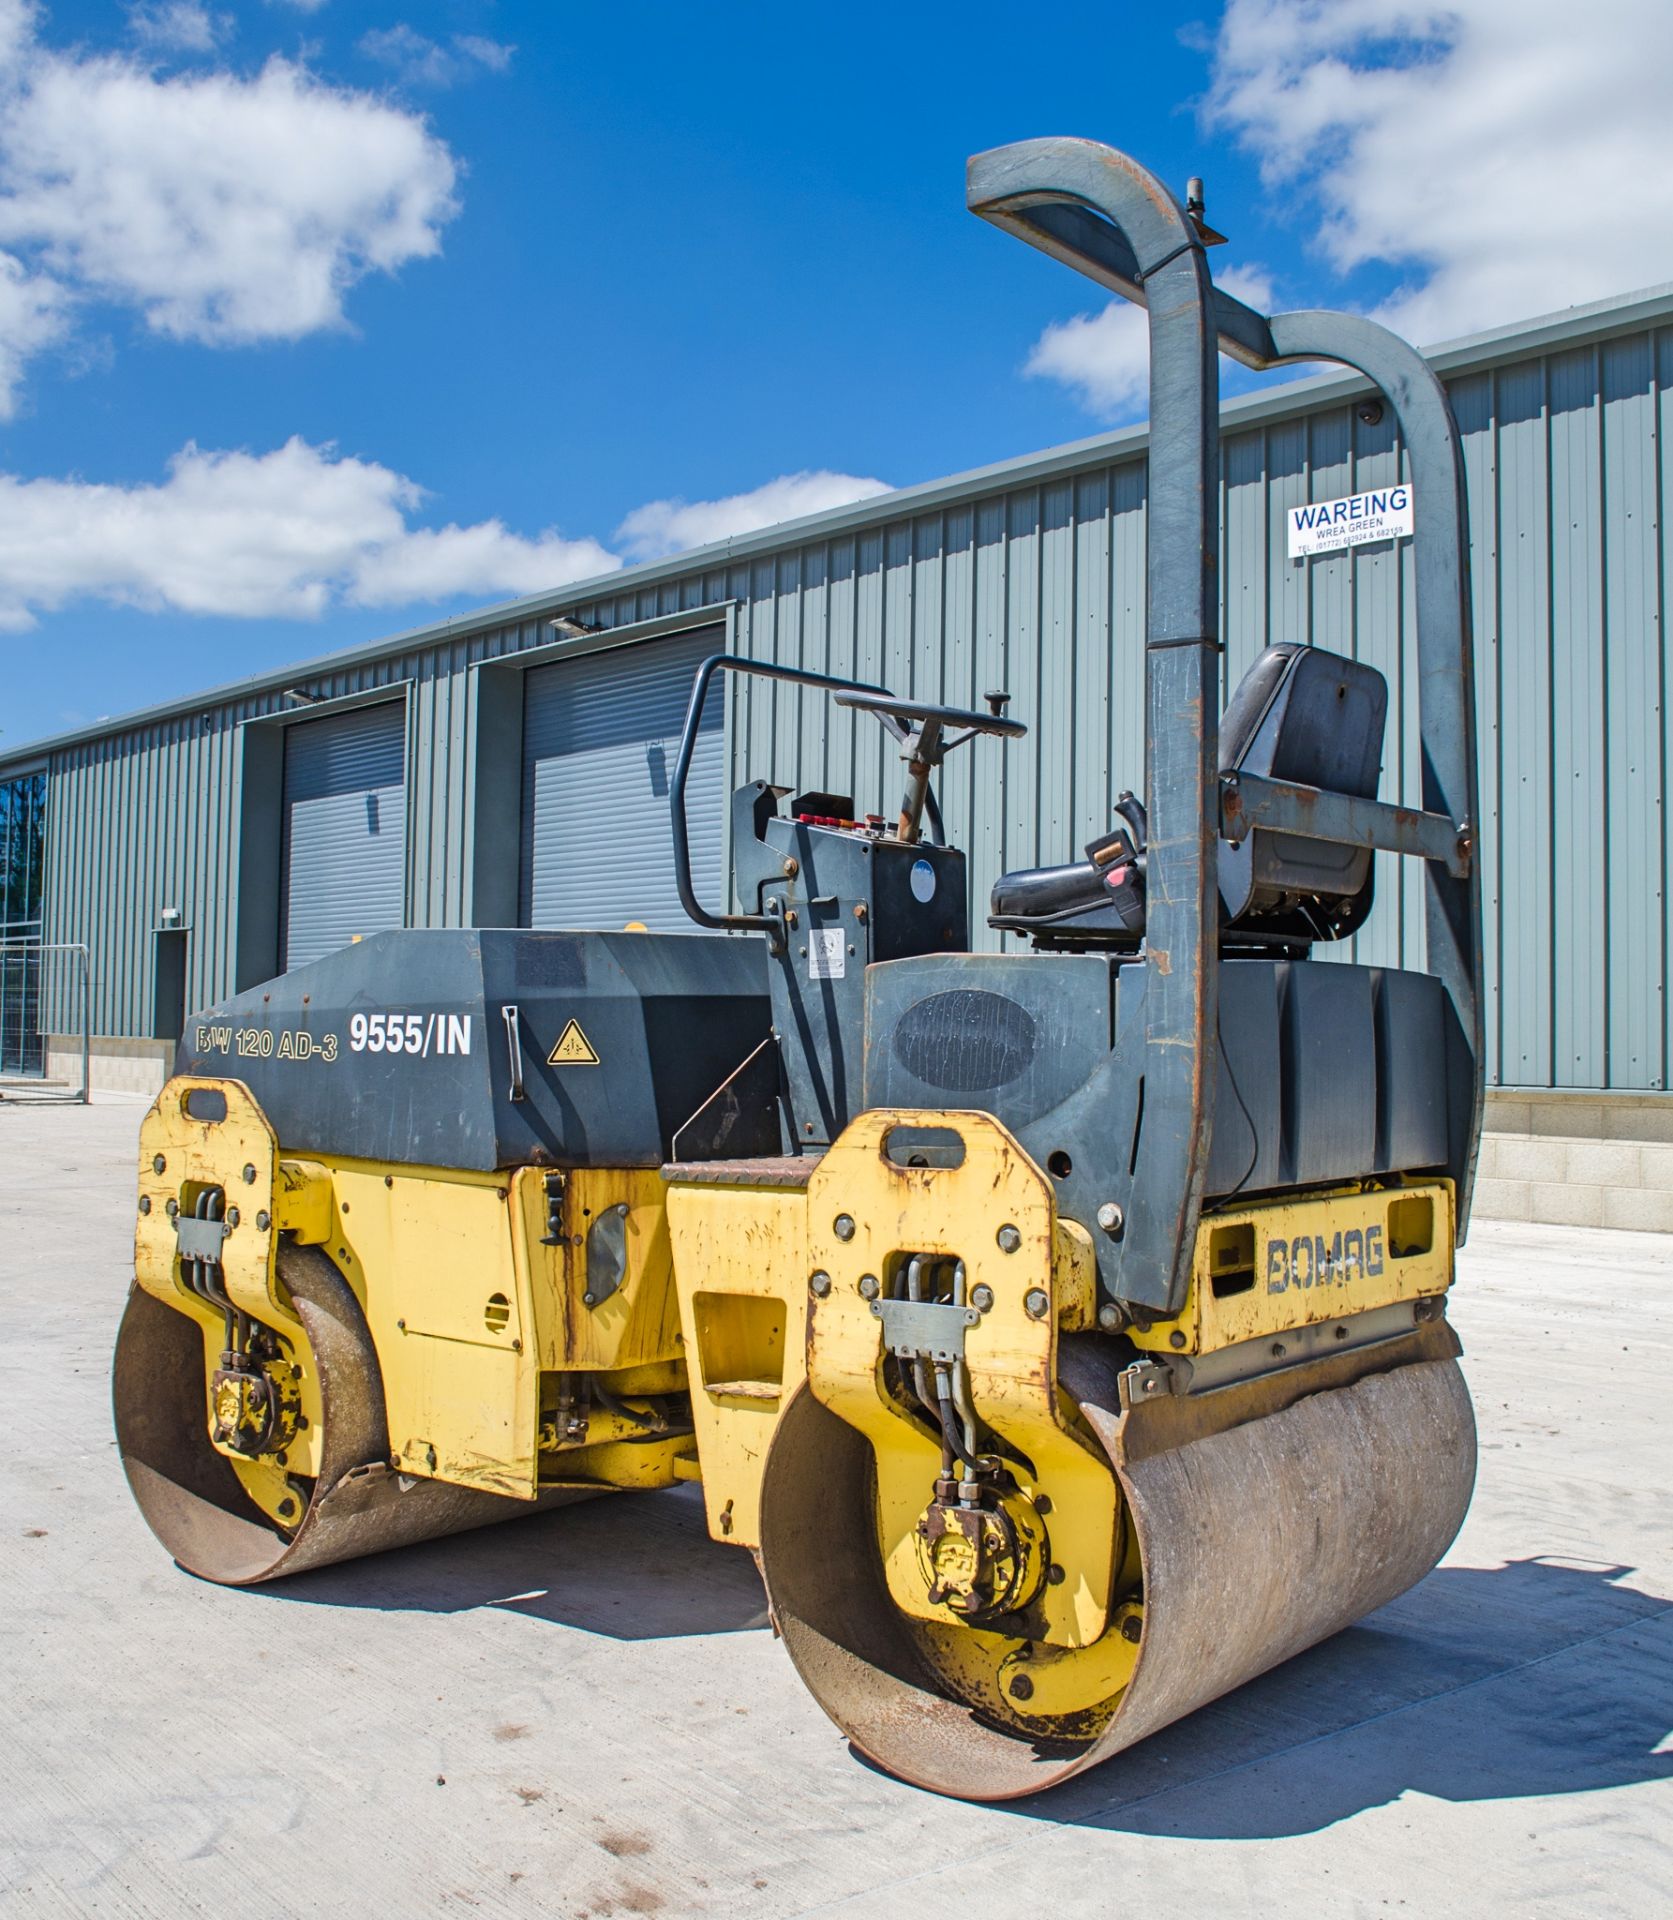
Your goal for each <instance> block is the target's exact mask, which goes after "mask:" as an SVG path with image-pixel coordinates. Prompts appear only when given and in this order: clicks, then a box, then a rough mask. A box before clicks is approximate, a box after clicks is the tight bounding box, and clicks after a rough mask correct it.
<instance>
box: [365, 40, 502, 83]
mask: <svg viewBox="0 0 1673 1920" xmlns="http://www.w3.org/2000/svg"><path fill="white" fill-rule="evenodd" d="M360 51H361V52H362V53H363V54H365V55H366V57H367V58H368V59H369V60H376V61H377V62H378V63H379V64H380V65H381V66H385V67H389V68H392V69H393V70H394V73H395V77H396V78H397V79H398V80H400V81H401V82H402V83H403V85H405V86H409V87H451V86H453V85H455V84H456V83H457V82H459V81H461V80H465V79H468V78H469V77H470V76H471V74H472V73H473V72H474V71H476V70H478V69H482V68H486V69H487V71H488V72H490V73H504V72H505V71H506V69H507V68H508V67H509V66H510V65H511V56H512V54H513V53H515V52H516V48H515V47H508V46H505V45H503V44H502V43H501V42H500V41H498V40H488V39H485V38H484V37H483V36H482V35H481V34H480V33H456V34H454V35H453V36H452V38H451V39H450V40H449V41H448V42H447V44H446V45H445V46H444V45H442V44H441V42H440V41H437V40H431V39H428V38H427V37H426V36H425V35H424V34H422V33H420V32H418V30H417V29H416V28H414V27H409V26H398V27H379V28H376V29H374V30H373V31H372V32H371V33H367V34H363V35H362V36H361V39H360Z"/></svg>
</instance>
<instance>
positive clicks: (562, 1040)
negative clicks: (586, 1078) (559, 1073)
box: [546, 1020, 598, 1067]
mask: <svg viewBox="0 0 1673 1920" xmlns="http://www.w3.org/2000/svg"><path fill="white" fill-rule="evenodd" d="M546 1064H547V1066H549V1067H596V1066H597V1065H598V1055H597V1054H596V1053H594V1052H593V1043H592V1042H591V1041H590V1040H589V1039H588V1038H587V1036H586V1035H585V1034H584V1033H583V1032H582V1031H581V1023H580V1021H579V1020H571V1021H570V1023H569V1025H568V1026H566V1027H565V1028H564V1030H563V1032H562V1033H560V1034H559V1035H558V1044H557V1045H556V1046H555V1047H554V1048H553V1049H552V1051H551V1052H550V1053H549V1054H547V1056H546Z"/></svg>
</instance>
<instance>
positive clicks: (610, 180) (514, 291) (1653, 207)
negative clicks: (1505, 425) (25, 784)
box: [0, 0, 1673, 751]
mask: <svg viewBox="0 0 1673 1920" xmlns="http://www.w3.org/2000/svg"><path fill="white" fill-rule="evenodd" d="M1668 12H1669V10H1667V9H1665V8H1663V7H1660V6H1657V7H1648V6H1645V5H1643V4H1641V0H1599V4H1597V5H1595V6H1594V7H1592V8H1590V9H1589V10H1588V13H1587V20H1586V23H1585V25H1584V26H1583V27H1577V26H1576V25H1575V23H1574V21H1573V20H1572V18H1571V15H1572V9H1564V8H1561V7H1558V6H1556V5H1555V4H1554V3H1553V0H1523V3H1522V4H1515V5H1513V4H1512V0H1463V4H1461V5H1457V6H1453V7H1451V8H1448V9H1445V10H1438V9H1434V8H1422V7H1414V6H1405V5H1398V4H1391V5H1380V6H1372V5H1370V4H1368V0H1340V3H1339V4H1338V5H1337V6H1335V7H1332V8H1321V7H1319V6H1317V5H1314V4H1310V0H1234V4H1232V5H1231V7H1230V8H1229V9H1227V10H1225V11H1220V10H1215V9H1209V10H1207V11H1205V13H1204V14H1203V16H1202V18H1201V19H1199V20H1197V21H1195V22H1194V23H1189V24H1186V25H1185V26H1184V27H1183V28H1182V26H1181V17H1180V16H1179V15H1177V14H1170V12H1169V10H1167V9H1156V8H1154V7H1138V6H1125V5H1103V6H1077V5H1065V4H1057V5H1054V6H1053V7H1051V8H1050V9H1042V10H1040V12H1039V14H1038V16H1037V18H1038V22H1039V25H1038V28H1037V30H1035V31H1032V32H1030V31H1027V30H1021V31H1019V24H1018V23H1019V18H1022V19H1024V20H1026V18H1027V16H1026V15H1023V16H1019V14H1018V12H1017V10H1016V9H1015V8H1014V7H1007V8H1003V9H1002V8H999V7H996V6H983V5H974V6H966V7H962V8H959V9H957V10H951V9H946V10H943V9H938V8H937V9H929V8H912V7H901V6H898V5H896V6H891V7H888V8H883V7H877V6H872V5H869V4H858V3H857V4H850V5H848V6H845V7H843V8H841V9H829V10H825V9H809V8H801V9H796V8H783V7H774V8H767V7H756V6H733V7H726V8H712V7H711V8H691V7H652V8H644V9H631V8H624V7H619V6H618V7H603V6H596V5H590V4H577V5H563V6H553V5H550V4H546V5H539V4H518V3H516V0H499V3H498V4H493V3H492V0H481V3H480V4H467V3H466V0H432V3H431V4H420V3H419V0H411V3H410V4H400V3H399V0H391V4H389V5H382V4H377V3H376V0H306V3H303V0H228V3H227V4H224V5H221V6H215V5H213V4H208V5H203V4H198V0H142V3H140V4H134V5H128V6H124V5H116V4H99V5H94V4H82V5H72V4H69V3H68V0H61V3H60V4H56V5H52V6H41V7H38V8H35V9H33V10H32V9H30V8H29V7H27V6H25V5H23V4H21V0H0V379H3V380H4V382H5V387H6V393H7V395H8V397H9V406H10V413H9V417H6V418H0V475H3V476H5V478H4V479H3V480H0V623H3V627H0V751H4V750H7V749H9V748H12V747H14V746H16V745H18V744H21V743H23V742H25V741H27V740H29V739H31V738H34V737H37V736H41V735H45V734H50V733H53V732H57V731H59V730H61V729H63V728H66V727H70V726H74V725H78V724H81V723H83V722H85V721H88V720H92V719H95V718H98V717H101V716H103V715H106V714H112V713H121V712H123V711H126V710H128V709H130V708H134V707H138V706H142V705H145V704H148V703H149V702H151V701H153V700H156V699H161V698H165V697H169V696H172V695H174V694H177V693H185V692H190V691H191V690H193V689H195V688H197V687H207V686H209V685H211V684H214V683H217V682H221V681H224V680H228V679H232V678H236V677H238V676H240V675H242V674H245V673H250V672H255V671H258V670H260V669H263V668H265V667H268V666H270V665H273V664H277V663H281V662H285V661H289V660H297V659H304V658H308V657H310V656H312V655H315V654H317V653H320V652H324V651H327V650H329V649H330V648H332V647H336V646H340V645H346V644H349V643H350V642H352V641H355V640H357V639H362V638H369V637H372V636H374V635H377V634H380V633H388V632H394V631H399V630H400V629H401V628H403V627H407V626H411V625H415V624H418V623H420V622H422V621H425V620H429V619H432V618H439V617H441V616H443V615H445V614H446V613H449V612H452V611H458V610H460V609H462V608H466V607H470V606H474V605H480V604H483V603H486V602H489V601H492V600H495V599H499V598H504V597H507V596H508V595H509V594H512V593H515V592H522V591H533V590H536V589H538V588H544V587H546V586H557V585H561V584H563V582H564V581H565V580H567V579H572V578H578V577H581V576H582V575H583V574H585V573H590V572H592V571H594V570H596V569H597V567H598V566H600V565H605V564H609V563H610V562H611V560H612V559H617V558H620V559H631V558H633V557H635V556H636V555H638V554H644V553H651V552H655V551H660V550H667V549H668V548H670V547H673V546H677V545H680V544H690V543H692V542H693V541H695V540H697V539H700V538H702V537H705V536H707V535H711V534H713V533H715V532H717V531H725V530H727V529H728V528H730V527H734V526H745V525H748V524H751V522H752V519H753V520H754V521H759V519H760V518H762V517H763V516H767V517H772V516H773V515H774V514H778V513H782V511H784V510H785V509H786V508H790V509H805V508H807V507H809V506H818V505H821V504H828V503H829V502H830V501H831V500H833V499H836V498H841V497H851V496H852V495H853V494H855V493H857V492H859V491H862V490H864V487H865V485H866V483H871V484H873V485H875V484H876V483H878V482H882V483H887V484H889V485H907V484H910V483H912V482H915V481H919V480H925V479H929V478H932V477H935V476H938V475H942V474H946V473H952V472H956V471H958V470H960V469H963V468H966V467H971V466H977V465H981V464H983V463H985V462H988V461H990V460H995V459H1000V458H1003V457H1005V456H1007V455H1010V454H1015V453H1019V452H1023V451H1026V450H1029V449H1032V448H1036V447H1041V446H1047V445H1051V444H1054V443H1056V442H1060V441H1063V440H1068V439H1073V438H1078V437H1080V436H1082V435H1084V434H1086V433H1088V432H1093V431H1096V430H1098V428H1099V427H1101V426H1105V425H1110V424H1114V423H1116V422H1118V421H1121V420H1125V419H1131V418H1135V417H1138V415H1139V414H1140V413H1142V398H1141V394H1142V386H1141V384H1140V383H1141V380H1142V349H1141V347H1140V346H1139V344H1138V337H1137V335H1136V334H1135V333H1134V332H1133V331H1132V329H1131V328H1130V327H1129V326H1128V325H1127V324H1126V323H1125V320H1124V318H1122V317H1118V316H1114V315H1111V316H1108V317H1106V316H1104V312H1103V310H1104V304H1105V303H1104V301H1103V300H1102V298H1101V297H1100V295H1099V293H1098V290H1097V289H1095V288H1093V287H1091V286H1090V285H1089V284H1087V283H1084V282H1079V281H1077V280H1076V279H1075V278H1074V277H1073V276H1072V275H1070V274H1069V273H1068V272H1067V271H1065V270H1063V269H1061V268H1058V267H1055V266H1054V265H1052V264H1051V263H1050V262H1048V261H1046V260H1044V259H1043V258H1042V257H1041V256H1039V255H1037V254H1035V253H1033V252H1032V251H1031V250H1029V249H1027V248H1024V247H1022V246H1019V245H1018V244H1017V243H1016V242H1015V241H1012V240H1008V239H1007V238H1005V237H1004V236H1002V235H1000V234H998V233H996V232H995V231H994V230H992V229H990V228H988V227H986V226H985V225H983V224H982V223H980V222H978V221H976V220H974V219H972V218H971V217H970V216H969V215H968V214H967V213H966V212H965V211H964V209H963V194H962V174H963V163H964V159H965V156H966V155H967V154H968V153H970V152H971V151H973V150H974V149H977V148H980V147H985V146H992V145H997V144H999V143H1001V142H1004V141H1007V140H1012V139H1018V138H1023V137H1027V136H1031V135H1036V134H1041V133H1077V134H1086V135H1090V136H1093V137H1097V138H1102V139H1106V140H1108V141H1110V142H1112V143H1114V144H1118V145H1122V146H1125V147H1126V148H1128V149H1129V150H1130V151H1132V152H1133V153H1135V154H1137V155H1138V156H1139V157H1140V158H1142V159H1143V160H1144V161H1145V162H1146V163H1147V164H1149V165H1150V166H1152V167H1153V168H1155V169H1156V170H1157V171H1158V172H1159V173H1161V174H1162V175H1163V176H1164V177H1165V178H1166V179H1168V180H1169V181H1170V182H1171V183H1173V184H1174V185H1175V186H1176V187H1182V186H1183V183H1184V180H1185V178H1186V176H1187V175H1188V174H1190V173H1193V172H1200V173H1202V174H1204V175H1205V176H1206V177H1207V180H1208V198H1209V217H1210V219H1211V220H1212V221H1213V222H1214V224H1216V225H1217V226H1219V227H1220V228H1221V229H1222V230H1223V231H1226V232H1228V233H1229V234H1231V235H1232V237H1233V239H1232V245H1231V246H1229V247H1227V248H1224V249H1222V250H1220V251H1219V252H1218V253H1217V254H1216V256H1215V266H1216V271H1217V272H1219V273H1221V274H1225V273H1227V272H1228V271H1231V272H1234V273H1236V274H1238V275H1239V276H1240V284H1241V285H1243V286H1246V287H1248V288H1249V289H1251V290H1252V292H1253V293H1254V294H1255V295H1256V296H1257V297H1260V298H1263V299H1269V300H1271V301H1274V302H1276V303H1277V304H1280V305H1294V304H1311V303H1315V302H1328V303H1331V304H1351V305H1357V306H1362V307H1366V308H1369V309H1373V310H1377V311H1381V312H1384V313H1386V314H1388V315H1390V316H1391V317H1392V318H1394V319H1395V320H1396V321H1397V322H1398V323H1399V324H1402V325H1404V326H1406V327H1408V328H1409V329H1410V330H1411V331H1412V332H1413V333H1414V334H1415V335H1416V336H1417V337H1418V338H1420V339H1425V340H1432V339H1437V338H1443V337H1448V336H1450V335H1453V334H1456V333H1459V332H1462V331H1466V330H1469V329H1472V328H1475V327H1478V326H1485V325H1491V324H1498V323H1501V322H1505V321H1510V320H1515V319H1519V318H1523V317H1525V316H1526V315H1528V314H1530V313H1534V312H1540V311H1546V310H1549V309H1551V308H1555V307H1557V306H1561V305H1563V304H1565V303H1567V302H1569V301H1573V300H1579V299H1590V298H1595V297H1599V296H1601V295H1606V294H1610V293H1617V292H1624V291H1627V290H1629V289H1632V288H1635V287H1638V286H1642V285H1645V284H1649V283H1651V282H1653V281H1656V280H1661V279H1666V278H1668V277H1673V239H1663V238H1661V237H1660V236H1661V235H1663V234H1667V235H1673V200H1669V199H1668V196H1669V194H1670V193H1673V188H1669V187H1668V186H1667V185H1666V184H1664V182H1665V180H1666V178H1667V176H1669V175H1670V174H1673V169H1669V167H1668V166H1667V159H1668V153H1667V145H1668V142H1667V139H1666V136H1665V134H1664V132H1663V121H1664V118H1665V107H1664V105H1663V104H1662V103H1661V102H1660V100H1659V88H1660V84H1661V79H1660V78H1658V77H1657V76H1660V77H1664V76H1665V74H1666V72H1667V71H1668V70H1669V62H1668V59H1667V57H1666V56H1667V55H1668V54H1669V53H1673V44H1669V42H1670V40H1673V29H1670V28H1669V25H1668V21H1667V18H1666V15H1667V13H1668ZM1652 83H1653V84H1652ZM1554 129H1555V131H1554ZM1263 166H1264V174H1263ZM1623 167H1630V168H1633V169H1634V170H1636V172H1637V174H1638V179H1637V181H1636V182H1635V184H1634V188H1633V190H1634V191H1635V192H1638V193H1640V194H1641V195H1645V194H1647V195H1648V196H1649V200H1648V202H1647V203H1646V202H1645V201H1643V200H1642V199H1641V200H1640V202H1639V204H1638V205H1637V206H1636V207H1635V208H1634V209H1633V210H1632V212H1631V213H1630V215H1627V216H1623V217H1621V218H1617V219H1613V220H1611V219H1610V218H1609V217H1608V215H1607V212H1605V213H1604V214H1603V215H1601V216H1600V213H1599V204H1600V200H1599V195H1600V193H1602V194H1603V196H1604V203H1605V206H1606V207H1607V204H1608V203H1609V200H1610V198H1611V197H1612V198H1613V199H1614V200H1615V201H1616V202H1618V201H1619V199H1620V197H1621V194H1622V192H1623V188H1622V186H1621V184H1620V182H1621V179H1622V175H1621V172H1620V170H1621V169H1622V168H1623ZM1460 182H1462V185H1463V187H1464V191H1463V192H1459V191H1458V190H1457V189H1458V186H1459V183H1460ZM1611 183H1613V186H1612V188H1611ZM1663 202H1666V204H1663ZM1646 229H1648V230H1649V231H1650V233H1651V235H1652V237H1651V239H1650V241H1649V243H1648V244H1646V242H1645V239H1644V235H1645V232H1646ZM1077 317H1080V318H1077ZM802 475H813V476H815V478H814V479H813V480H811V481H807V480H797V479H796V478H795V477H796V476H802ZM758 490H763V491H759V492H758ZM752 495H757V497H756V498H755V499H753V500H751V499H749V498H748V496H752ZM738 496H745V499H744V501H743V502H742V503H741V504H740V503H739V501H738V499H737V497H738ZM657 503H661V504H657ZM670 503H672V504H670ZM705 503H710V504H705Z"/></svg>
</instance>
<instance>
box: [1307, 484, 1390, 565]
mask: <svg viewBox="0 0 1673 1920" xmlns="http://www.w3.org/2000/svg"><path fill="white" fill-rule="evenodd" d="M1412 522H1413V505H1412V490H1411V488H1410V487H1378V488H1377V489H1376V490H1375V491H1374V492H1372V493H1350V494H1349V495H1348V497H1347V498H1346V499H1345V500H1320V501H1318V502H1317V503H1316V504H1315V505H1313V506H1308V507H1291V508H1290V512H1289V532H1290V558H1291V559H1292V560H1303V559H1305V558H1306V557H1307V555H1308V554H1311V553H1335V552H1336V551H1338V550H1339V549H1340V548H1342V547H1357V546H1360V545H1362V544H1363V543H1364V542H1365V541H1367V540H1398V539H1406V538H1410V536H1411V533H1412Z"/></svg>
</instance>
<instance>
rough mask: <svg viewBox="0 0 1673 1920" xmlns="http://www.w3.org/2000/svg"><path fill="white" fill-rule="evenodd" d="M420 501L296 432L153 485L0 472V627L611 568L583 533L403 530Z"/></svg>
mask: <svg viewBox="0 0 1673 1920" xmlns="http://www.w3.org/2000/svg"><path fill="white" fill-rule="evenodd" d="M422 498H423V495H422V491H421V489H420V488H418V487H417V486H416V485H415V484H414V483H413V482H412V481H411V480H409V479H407V478H406V477H405V476H404V475H402V474H399V473H396V472H394V471H393V470H392V469H390V468H388V467H385V466H380V465H378V464H377V463H376V462H373V461H367V460H358V459H352V458H342V457H339V456H338V455H337V454H336V453H335V452H334V450H333V449H331V448H329V447H316V446H310V445H309V444H308V443H307V442H306V441H303V440H300V439H292V440H290V441H288V442H286V444H285V445H284V446H282V447H279V448H277V449H275V450H274V451H272V452H270V453H265V454H251V453H242V452H207V451H204V450H202V449H200V448H198V447H196V446H187V447H185V448H183V449H182V450H181V452H180V453H178V454H177V455H176V456H175V458H174V459H173V460H172V461H171V462H170V465H169V471H168V477H167V479H166V480H164V481H162V482H161V483H160V484H156V485H143V486H132V487H121V486H110V485H100V484H96V483H89V482H85V481H80V480H25V479H19V478H17V477H16V476H13V475H0V626H3V627H7V628H10V629H12V630H14V631H15V630H19V629H25V628H28V627H30V626H33V625H34V623H35V619H36V617H37V615H38V614H40V613H42V612H50V611H52V610H53V609H55V608H58V607H62V606H65V605H67V604H69V603H70V602H72V601H76V600H100V601H105V602H107V603H110V604H114V605H118V606H131V607H139V608H143V609H146V610H148V611H152V612H163V611H171V612H178V613H193V614H219V615H223V616H226V615H232V616H244V617H258V616H267V617H275V616H277V617H290V618H312V617H315V616H317V615H319V614H321V613H324V612H325V611H326V610H327V609H328V608H330V607H331V606H333V605H336V604H349V605H357V606H395V605H409V604H415V603H418V602H421V601H433V600H443V599H450V598H454V597H465V598H469V599H472V600H481V599H485V598H489V597H492V596H495V595H500V594H517V593H534V592H540V591H543V590H545V589H548V588H553V587H559V586H564V585H566V584H568V583H569V582H570V581H572V580H579V579H583V578H586V577H588V576H590V575H593V574H598V573H606V572H609V571H610V570H611V569H612V568H614V567H616V566H619V565H620V561H619V560H618V559H617V558H616V556H615V555H614V554H612V553H610V552H608V551H607V550H606V549H605V548H604V547H602V546H601V545H600V544H599V543H598V542H597V541H596V540H591V539H579V540H566V539H564V538H563V537H562V536H560V535H559V534H557V533H555V532H552V531H550V530H549V531H547V532H544V533H541V534H540V535H538V536H537V537H535V538H533V539H530V538H526V537H525V536H523V535H520V534H516V533H512V532H510V531H508V530H507V528H506V527H505V526H504V525H502V524H501V522H500V521H498V520H489V521H484V522H482V523H480V524H478V525H475V526H464V527H461V526H446V527H441V528H425V527H413V526H412V525H410V524H409V521H410V517H411V516H412V514H413V513H414V512H415V511H416V510H417V508H418V507H419V505H420V503H421V501H422Z"/></svg>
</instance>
